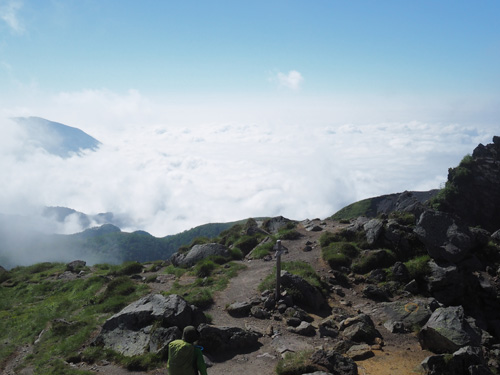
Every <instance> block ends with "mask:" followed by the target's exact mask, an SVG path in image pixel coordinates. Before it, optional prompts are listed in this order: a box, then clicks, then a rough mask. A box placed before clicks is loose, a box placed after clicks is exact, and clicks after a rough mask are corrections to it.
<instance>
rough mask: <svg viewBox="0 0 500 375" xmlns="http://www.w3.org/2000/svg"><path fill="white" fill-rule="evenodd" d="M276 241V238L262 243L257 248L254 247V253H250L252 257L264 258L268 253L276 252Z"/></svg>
mask: <svg viewBox="0 0 500 375" xmlns="http://www.w3.org/2000/svg"><path fill="white" fill-rule="evenodd" d="M275 243H276V240H274V239H273V240H272V241H268V242H266V243H264V244H262V245H259V246H257V247H256V248H255V249H253V251H252V253H251V254H250V255H251V257H252V259H262V258H264V257H265V256H267V255H271V254H272V253H274V250H273V248H274V244H275Z"/></svg>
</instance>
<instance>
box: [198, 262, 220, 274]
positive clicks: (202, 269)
mask: <svg viewBox="0 0 500 375" xmlns="http://www.w3.org/2000/svg"><path fill="white" fill-rule="evenodd" d="M216 268H217V264H216V263H215V262H214V261H212V260H209V259H204V260H202V261H200V262H198V263H196V265H195V266H194V274H195V275H196V276H197V277H208V276H210V275H211V274H212V271H213V270H215V269H216Z"/></svg>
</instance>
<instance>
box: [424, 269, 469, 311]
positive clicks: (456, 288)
mask: <svg viewBox="0 0 500 375" xmlns="http://www.w3.org/2000/svg"><path fill="white" fill-rule="evenodd" d="M428 265H429V268H430V274H429V275H428V276H427V277H426V282H427V289H428V291H429V292H430V293H431V294H432V296H434V298H436V299H437V300H438V301H439V302H441V303H443V304H445V305H453V304H460V303H461V302H462V299H463V297H464V288H465V286H464V278H463V274H462V272H461V271H460V270H459V269H458V267H457V266H455V265H451V264H448V265H442V266H440V265H438V264H437V263H436V262H434V261H432V260H431V261H430V262H429V263H428Z"/></svg>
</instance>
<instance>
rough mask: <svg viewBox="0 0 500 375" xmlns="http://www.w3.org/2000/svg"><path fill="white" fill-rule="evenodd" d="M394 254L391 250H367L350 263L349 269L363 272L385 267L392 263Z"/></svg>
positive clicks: (394, 258)
mask: <svg viewBox="0 0 500 375" xmlns="http://www.w3.org/2000/svg"><path fill="white" fill-rule="evenodd" d="M395 261H396V256H395V255H394V253H393V252H392V251H391V250H387V249H382V250H373V251H367V252H365V253H364V254H363V255H362V256H360V257H359V258H358V259H357V260H356V261H355V262H353V263H352V265H351V269H352V270H353V272H355V273H358V274H365V273H367V272H370V271H372V270H374V269H377V268H387V267H390V266H391V265H393V264H394V262H395Z"/></svg>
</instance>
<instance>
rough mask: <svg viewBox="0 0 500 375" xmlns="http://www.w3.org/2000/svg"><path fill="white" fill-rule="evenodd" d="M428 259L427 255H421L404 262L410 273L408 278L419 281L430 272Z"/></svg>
mask: <svg viewBox="0 0 500 375" xmlns="http://www.w3.org/2000/svg"><path fill="white" fill-rule="evenodd" d="M430 259H431V257H430V256H429V255H421V256H418V257H416V258H413V259H410V260H409V261H407V262H405V263H404V264H405V266H406V268H407V269H408V272H409V273H410V278H412V279H416V280H419V279H422V278H423V277H424V276H426V275H428V274H429V272H430V268H429V261H430Z"/></svg>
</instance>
